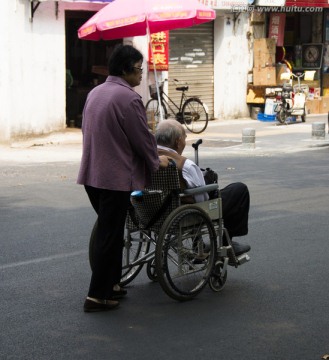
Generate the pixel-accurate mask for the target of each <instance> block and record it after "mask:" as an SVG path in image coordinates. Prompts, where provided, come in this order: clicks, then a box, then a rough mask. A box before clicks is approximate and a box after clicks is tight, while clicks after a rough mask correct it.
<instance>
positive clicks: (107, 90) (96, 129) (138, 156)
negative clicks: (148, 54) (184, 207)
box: [77, 76, 159, 191]
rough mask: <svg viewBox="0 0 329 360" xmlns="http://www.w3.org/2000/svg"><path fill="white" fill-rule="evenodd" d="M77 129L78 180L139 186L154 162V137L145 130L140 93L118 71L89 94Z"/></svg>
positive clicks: (112, 187)
mask: <svg viewBox="0 0 329 360" xmlns="http://www.w3.org/2000/svg"><path fill="white" fill-rule="evenodd" d="M82 133H83V153H82V160H81V165H80V171H79V175H78V180H77V182H78V184H82V185H90V186H93V187H96V188H101V189H108V190H118V191H131V190H141V189H144V187H145V186H146V185H148V184H149V180H150V175H151V173H152V172H154V171H156V170H157V169H158V168H159V157H158V154H157V147H156V141H155V138H154V136H153V135H152V134H151V133H150V131H149V130H148V126H147V119H146V113H145V108H144V106H143V103H142V100H141V97H140V95H138V94H137V93H136V92H135V91H134V90H133V88H132V87H131V86H130V85H129V84H128V83H127V82H126V81H125V80H123V79H121V78H120V77H117V76H109V77H108V78H107V79H106V81H105V83H103V84H101V85H99V86H97V87H96V88H94V89H93V90H92V91H91V92H90V93H89V94H88V97H87V101H86V104H85V107H84V110H83V121H82Z"/></svg>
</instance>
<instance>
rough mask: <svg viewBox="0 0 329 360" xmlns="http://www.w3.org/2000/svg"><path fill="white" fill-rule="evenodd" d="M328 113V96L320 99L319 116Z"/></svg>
mask: <svg viewBox="0 0 329 360" xmlns="http://www.w3.org/2000/svg"><path fill="white" fill-rule="evenodd" d="M328 112H329V96H323V97H322V98H321V99H320V106H319V114H328Z"/></svg>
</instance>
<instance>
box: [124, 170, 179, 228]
mask: <svg viewBox="0 0 329 360" xmlns="http://www.w3.org/2000/svg"><path fill="white" fill-rule="evenodd" d="M179 193H180V182H179V174H178V170H177V167H176V166H175V165H174V164H170V165H169V166H168V167H167V168H161V169H159V170H158V171H156V172H155V173H154V174H153V175H152V179H151V185H150V186H148V187H147V188H145V190H144V191H142V193H141V195H140V196H138V197H133V196H132V197H131V203H132V204H133V209H134V214H130V216H131V217H133V216H135V222H136V220H137V222H138V226H139V228H141V229H148V230H151V231H154V232H156V233H157V232H159V230H160V228H161V226H162V224H163V222H164V220H165V219H166V217H167V216H168V215H169V214H170V213H171V212H172V211H173V210H174V209H176V208H177V207H178V206H180V197H179Z"/></svg>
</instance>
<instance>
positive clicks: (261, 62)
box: [254, 52, 275, 68]
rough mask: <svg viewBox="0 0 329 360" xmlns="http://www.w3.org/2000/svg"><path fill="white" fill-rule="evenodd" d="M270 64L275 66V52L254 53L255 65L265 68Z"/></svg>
mask: <svg viewBox="0 0 329 360" xmlns="http://www.w3.org/2000/svg"><path fill="white" fill-rule="evenodd" d="M268 66H275V54H274V53H268V52H264V53H257V54H254V67H255V68H264V67H268Z"/></svg>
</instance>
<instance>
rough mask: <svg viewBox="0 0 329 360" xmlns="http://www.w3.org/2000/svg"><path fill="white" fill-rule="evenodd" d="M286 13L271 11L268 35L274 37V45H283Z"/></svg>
mask: <svg viewBox="0 0 329 360" xmlns="http://www.w3.org/2000/svg"><path fill="white" fill-rule="evenodd" d="M285 23H286V14H284V13H271V15H270V23H269V34H268V37H269V38H272V39H276V46H283V41H284V26H285Z"/></svg>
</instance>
